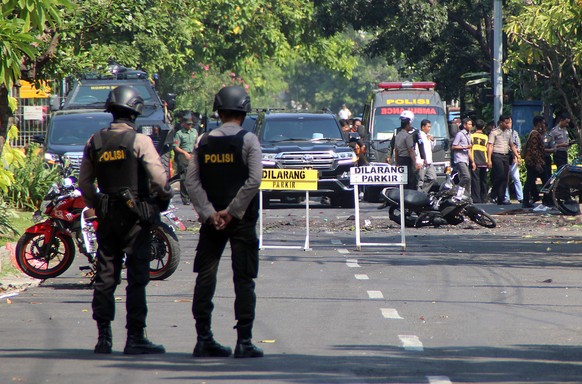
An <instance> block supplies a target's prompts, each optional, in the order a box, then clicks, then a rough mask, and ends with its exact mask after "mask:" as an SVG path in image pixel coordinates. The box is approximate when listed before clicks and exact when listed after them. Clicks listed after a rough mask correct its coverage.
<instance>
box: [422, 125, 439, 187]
mask: <svg viewBox="0 0 582 384" xmlns="http://www.w3.org/2000/svg"><path fill="white" fill-rule="evenodd" d="M431 127H432V125H431V122H430V120H427V119H424V120H422V121H421V122H420V132H419V134H420V138H421V140H422V143H423V149H424V159H422V157H421V156H420V151H418V152H419V153H417V162H418V161H419V160H420V161H421V168H420V170H419V171H418V190H419V191H423V192H427V193H428V192H430V190H431V188H432V186H433V185H434V183H435V182H436V178H437V175H436V170H435V168H434V164H433V163H432V150H433V149H434V146H435V144H436V142H435V139H434V137H432V135H431V134H430V129H431ZM417 148H419V147H418V146H417Z"/></svg>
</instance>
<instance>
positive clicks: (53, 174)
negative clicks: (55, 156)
mask: <svg viewBox="0 0 582 384" xmlns="http://www.w3.org/2000/svg"><path fill="white" fill-rule="evenodd" d="M9 170H10V171H12V174H13V175H14V182H13V183H12V184H11V185H9V186H8V187H7V191H6V193H5V194H4V196H2V200H3V201H4V202H5V203H6V204H7V205H8V206H11V207H14V208H21V209H27V210H31V211H33V210H35V209H37V208H38V207H39V206H40V203H41V202H42V198H43V197H44V195H45V194H46V193H47V191H48V190H49V188H50V186H51V184H53V183H54V182H56V181H57V180H58V178H59V169H58V168H57V167H50V166H48V164H47V163H46V162H45V161H44V160H43V158H42V155H41V152H40V151H39V148H38V145H36V144H31V145H30V146H29V147H28V148H27V149H26V157H25V159H24V162H23V163H22V164H17V165H12V166H10V167H9Z"/></svg>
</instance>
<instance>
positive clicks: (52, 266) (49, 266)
mask: <svg viewBox="0 0 582 384" xmlns="http://www.w3.org/2000/svg"><path fill="white" fill-rule="evenodd" d="M44 242H45V239H44V235H41V234H35V233H25V234H24V235H22V236H21V237H20V239H19V240H18V243H17V244H16V262H17V264H18V266H19V267H20V269H21V270H22V272H24V273H26V274H27V275H28V276H30V277H34V278H35V279H43V280H44V279H50V278H53V277H57V276H60V275H62V274H63V273H64V272H65V271H66V270H67V269H69V267H70V266H71V264H72V263H73V260H75V244H74V243H73V239H71V238H70V237H68V236H66V235H64V234H62V233H57V234H55V238H54V240H53V244H52V245H51V248H50V250H49V251H48V252H47V254H46V255H43V253H44V249H43V247H44Z"/></svg>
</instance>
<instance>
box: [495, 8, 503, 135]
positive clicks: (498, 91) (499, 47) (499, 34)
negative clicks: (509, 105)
mask: <svg viewBox="0 0 582 384" xmlns="http://www.w3.org/2000/svg"><path fill="white" fill-rule="evenodd" d="M502 29H503V12H502V0H493V118H494V119H495V124H497V122H498V121H499V116H501V113H502V111H503V72H502V69H501V65H502V64H503V31H502Z"/></svg>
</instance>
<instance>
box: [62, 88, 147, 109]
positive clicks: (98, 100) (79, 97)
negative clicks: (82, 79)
mask: <svg viewBox="0 0 582 384" xmlns="http://www.w3.org/2000/svg"><path fill="white" fill-rule="evenodd" d="M117 87H118V85H111V84H109V85H105V84H104V85H95V84H91V85H81V86H80V87H79V88H78V89H77V91H76V92H75V94H74V95H72V99H71V101H70V102H69V105H101V104H102V105H105V102H106V101H107V97H108V96H109V92H111V90H112V89H115V88H117ZM132 87H133V88H135V89H136V90H137V92H138V93H139V95H140V96H141V97H142V98H143V100H144V102H145V104H148V103H150V104H151V103H152V102H154V99H153V97H152V95H151V94H150V92H149V90H148V88H147V87H146V86H144V85H133V84H132Z"/></svg>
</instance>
